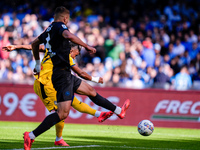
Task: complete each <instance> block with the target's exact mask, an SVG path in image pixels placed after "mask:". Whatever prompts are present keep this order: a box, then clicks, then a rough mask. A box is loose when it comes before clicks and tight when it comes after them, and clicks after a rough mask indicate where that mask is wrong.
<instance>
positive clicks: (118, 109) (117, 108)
mask: <svg viewBox="0 0 200 150" xmlns="http://www.w3.org/2000/svg"><path fill="white" fill-rule="evenodd" d="M121 111H122V109H121V108H120V107H118V106H117V107H116V109H115V111H114V113H115V114H117V115H119V114H120V113H121Z"/></svg>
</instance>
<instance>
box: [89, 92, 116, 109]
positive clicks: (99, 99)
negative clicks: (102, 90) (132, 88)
mask: <svg viewBox="0 0 200 150" xmlns="http://www.w3.org/2000/svg"><path fill="white" fill-rule="evenodd" d="M89 98H90V99H91V100H92V101H93V102H94V103H95V104H97V105H99V106H101V107H103V108H106V109H108V110H111V111H112V112H114V111H115V109H116V106H115V105H114V104H113V103H111V102H110V101H109V100H107V99H106V98H104V97H102V96H101V95H99V94H98V93H97V95H96V96H95V97H91V96H90V97H89Z"/></svg>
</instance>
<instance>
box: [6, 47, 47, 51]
mask: <svg viewBox="0 0 200 150" xmlns="http://www.w3.org/2000/svg"><path fill="white" fill-rule="evenodd" d="M17 49H25V50H32V47H31V45H8V46H5V47H3V51H8V52H10V51H13V50H17ZM39 51H40V52H45V50H44V45H40V46H39Z"/></svg>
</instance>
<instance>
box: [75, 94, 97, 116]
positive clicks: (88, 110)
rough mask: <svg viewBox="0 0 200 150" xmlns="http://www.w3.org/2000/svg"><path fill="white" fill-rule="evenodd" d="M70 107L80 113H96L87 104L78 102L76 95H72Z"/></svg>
mask: <svg viewBox="0 0 200 150" xmlns="http://www.w3.org/2000/svg"><path fill="white" fill-rule="evenodd" d="M72 107H73V108H74V109H76V110H78V111H79V112H81V113H87V114H90V115H92V116H95V113H96V110H95V109H92V108H91V107H90V106H89V105H87V104H85V103H83V102H80V101H79V100H78V99H77V98H76V97H74V99H73V102H72Z"/></svg>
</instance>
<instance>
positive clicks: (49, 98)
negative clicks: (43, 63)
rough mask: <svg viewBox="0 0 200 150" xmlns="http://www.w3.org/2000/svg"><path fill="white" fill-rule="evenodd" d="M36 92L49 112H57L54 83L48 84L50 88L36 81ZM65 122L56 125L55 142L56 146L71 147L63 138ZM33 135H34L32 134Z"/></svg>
mask: <svg viewBox="0 0 200 150" xmlns="http://www.w3.org/2000/svg"><path fill="white" fill-rule="evenodd" d="M33 87H34V91H35V93H36V94H37V95H38V96H39V97H40V99H41V101H42V102H43V104H44V105H45V107H46V108H47V110H48V111H49V112H51V111H53V110H54V111H56V110H57V108H58V106H57V100H56V93H57V92H56V91H55V89H54V88H53V85H52V83H51V84H48V86H45V85H42V83H41V82H39V81H38V80H35V82H34V86H33ZM64 124H65V123H64V120H62V121H60V122H59V123H57V124H56V125H55V128H56V139H55V142H54V145H60V146H69V145H68V144H67V143H66V142H65V141H64V140H63V138H62V131H63V128H64ZM32 134H33V133H32Z"/></svg>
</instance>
